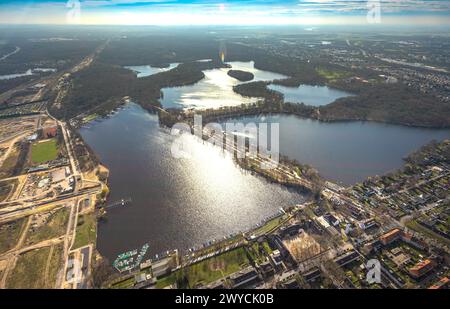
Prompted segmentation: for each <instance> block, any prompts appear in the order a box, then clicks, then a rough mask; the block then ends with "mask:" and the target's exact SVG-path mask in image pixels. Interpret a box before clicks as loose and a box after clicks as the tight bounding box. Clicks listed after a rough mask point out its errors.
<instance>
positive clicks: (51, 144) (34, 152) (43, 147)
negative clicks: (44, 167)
mask: <svg viewBox="0 0 450 309" xmlns="http://www.w3.org/2000/svg"><path fill="white" fill-rule="evenodd" d="M57 156H58V146H57V144H56V139H50V140H48V141H44V142H38V143H35V144H33V146H32V147H31V161H33V163H37V164H40V163H45V162H48V161H51V160H54V159H56V157H57Z"/></svg>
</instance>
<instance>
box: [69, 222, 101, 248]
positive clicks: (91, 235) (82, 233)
mask: <svg viewBox="0 0 450 309" xmlns="http://www.w3.org/2000/svg"><path fill="white" fill-rule="evenodd" d="M96 235H97V221H96V219H95V215H94V214H87V215H82V216H80V217H79V218H78V223H77V234H76V237H75V242H74V243H73V247H72V249H76V248H80V247H83V246H86V245H88V244H90V243H94V242H95V239H96Z"/></svg>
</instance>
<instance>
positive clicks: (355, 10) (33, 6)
mask: <svg viewBox="0 0 450 309" xmlns="http://www.w3.org/2000/svg"><path fill="white" fill-rule="evenodd" d="M378 7H379V12H380V14H381V18H382V21H383V20H384V21H385V22H389V23H394V24H395V23H399V24H409V23H410V24H414V23H415V22H416V20H420V21H421V22H424V23H430V24H446V25H447V24H450V21H449V20H450V18H449V16H450V0H379V1H378V0H283V1H282V0H253V1H251V0H84V1H83V0H80V1H79V0H68V1H66V0H55V1H50V0H35V1H31V0H17V1H10V0H4V1H1V2H0V20H1V23H13V24H22V23H28V24H29V23H48V24H54V23H60V24H64V23H67V22H68V18H67V16H68V14H72V15H71V16H73V15H74V14H73V13H77V14H78V12H79V13H80V14H78V15H76V16H77V19H76V22H77V23H82V24H148V25H153V24H156V25H158V24H358V23H367V19H366V16H367V13H368V11H369V10H374V8H375V10H376V9H377V8H378ZM78 8H79V10H78ZM75 10H77V11H76V12H75ZM78 17H79V18H78ZM73 21H74V19H71V22H73Z"/></svg>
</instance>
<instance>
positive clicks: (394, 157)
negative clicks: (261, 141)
mask: <svg viewBox="0 0 450 309" xmlns="http://www.w3.org/2000/svg"><path fill="white" fill-rule="evenodd" d="M229 121H230V122H237V121H239V122H243V123H249V122H254V123H260V122H266V123H279V126H280V135H279V136H280V139H279V141H280V153H281V154H283V155H286V156H288V157H289V158H291V159H297V160H298V161H299V162H301V163H307V164H310V165H312V166H314V167H315V168H317V169H318V170H319V172H320V174H321V175H323V176H325V177H326V178H328V179H331V180H334V181H336V182H339V183H342V184H344V185H351V184H354V183H356V182H360V181H362V180H364V179H365V178H367V177H368V176H373V175H380V174H384V173H386V172H389V171H391V170H394V169H397V168H399V167H401V166H402V164H403V160H402V158H404V157H406V156H407V155H408V154H409V153H411V152H412V151H414V150H416V149H418V148H419V147H421V146H423V145H425V144H426V143H428V142H430V141H431V140H433V139H436V140H443V139H446V138H450V129H443V130H438V129H424V128H412V127H405V126H397V125H389V124H382V123H375V122H360V121H355V122H335V123H326V122H319V121H317V120H311V119H303V118H299V117H296V116H289V115H270V116H259V117H256V116H255V117H242V118H238V119H234V120H229Z"/></svg>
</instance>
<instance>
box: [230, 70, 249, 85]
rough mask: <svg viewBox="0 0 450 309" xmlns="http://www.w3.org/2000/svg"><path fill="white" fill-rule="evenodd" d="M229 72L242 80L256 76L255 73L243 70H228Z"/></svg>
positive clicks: (246, 80) (245, 80)
mask: <svg viewBox="0 0 450 309" xmlns="http://www.w3.org/2000/svg"><path fill="white" fill-rule="evenodd" d="M227 74H228V76H231V77H233V78H235V79H237V80H239V81H241V82H248V81H251V80H252V79H253V78H254V77H255V76H254V75H253V73H250V72H246V71H241V70H228V72H227Z"/></svg>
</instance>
